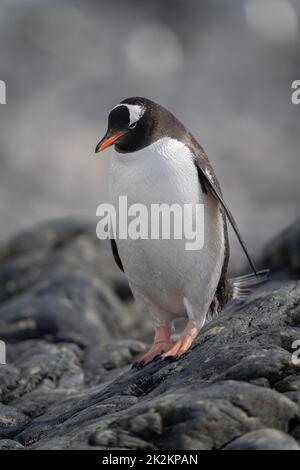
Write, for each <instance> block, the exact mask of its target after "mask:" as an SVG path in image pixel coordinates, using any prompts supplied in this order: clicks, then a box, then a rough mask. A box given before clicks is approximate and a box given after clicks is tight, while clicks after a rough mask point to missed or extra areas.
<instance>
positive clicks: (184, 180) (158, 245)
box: [110, 137, 224, 311]
mask: <svg viewBox="0 0 300 470" xmlns="http://www.w3.org/2000/svg"><path fill="white" fill-rule="evenodd" d="M110 194H111V200H112V202H113V203H114V204H115V206H116V207H117V205H118V197H119V196H121V195H126V196H127V198H128V204H129V205H131V204H135V203H141V204H144V205H146V206H147V207H149V206H150V204H162V203H167V204H174V203H178V204H199V203H205V234H204V236H205V246H204V248H203V249H202V250H201V251H200V252H199V251H197V252H192V251H191V252H188V251H186V249H185V240H130V239H129V240H118V241H117V245H118V250H119V254H120V257H121V259H122V262H123V265H124V268H125V272H126V275H127V277H128V279H129V282H130V284H131V287H132V288H133V290H135V291H138V292H139V293H141V294H142V295H145V296H146V297H148V298H151V299H152V300H153V301H155V302H156V303H160V304H161V305H164V308H166V309H168V310H169V311H170V310H174V311H175V310H180V309H181V310H182V308H183V297H184V293H186V291H187V288H186V286H187V285H189V288H190V287H191V285H192V284H193V285H194V290H195V291H197V295H198V293H199V295H201V289H199V285H201V283H202V284H203V288H204V289H206V286H207V282H208V280H209V278H210V276H211V275H214V276H215V277H216V283H217V282H218V279H217V277H219V275H220V271H221V268H222V261H223V255H224V246H223V245H224V243H223V242H224V240H223V227H222V220H221V217H220V211H219V207H218V204H217V203H216V202H215V201H214V200H213V199H212V198H210V197H208V196H207V195H204V194H203V192H202V190H201V187H200V184H199V180H198V174H197V169H196V166H195V164H194V161H193V156H192V154H191V152H190V150H189V149H188V148H187V147H186V146H185V145H184V144H183V143H182V142H179V141H177V140H175V139H171V138H168V137H165V138H162V139H160V140H158V141H157V142H155V143H153V144H152V145H150V146H148V147H147V148H145V149H142V150H140V151H138V152H134V153H126V154H121V153H117V152H115V151H114V153H113V155H112V159H111V165H110ZM218 237H219V239H218ZM216 266H217V270H216ZM210 271H211V272H210Z"/></svg>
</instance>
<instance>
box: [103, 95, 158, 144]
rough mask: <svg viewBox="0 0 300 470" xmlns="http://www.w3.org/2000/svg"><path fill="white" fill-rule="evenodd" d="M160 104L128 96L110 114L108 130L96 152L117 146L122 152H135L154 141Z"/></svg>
mask: <svg viewBox="0 0 300 470" xmlns="http://www.w3.org/2000/svg"><path fill="white" fill-rule="evenodd" d="M159 108H160V107H159V105H157V104H156V103H154V102H153V101H150V100H148V99H147V98H140V97H133V98H127V99H125V100H123V101H121V103H119V104H118V105H117V106H115V107H114V108H113V109H112V110H111V112H110V113H109V116H108V126H107V131H106V134H105V136H104V137H103V139H102V140H101V141H100V142H99V143H98V145H97V146H96V149H95V152H96V153H99V152H101V151H102V150H104V149H106V148H108V147H110V146H111V145H114V146H115V149H116V150H117V151H118V152H120V153H128V152H135V151H137V150H140V149H141V148H143V147H146V146H147V145H149V144H150V143H151V142H152V137H153V135H154V130H155V128H156V127H157V125H158V123H159Z"/></svg>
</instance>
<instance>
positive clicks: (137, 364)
mask: <svg viewBox="0 0 300 470" xmlns="http://www.w3.org/2000/svg"><path fill="white" fill-rule="evenodd" d="M144 365H145V363H144V361H136V362H134V363H133V364H132V366H131V369H142V368H143V367H144Z"/></svg>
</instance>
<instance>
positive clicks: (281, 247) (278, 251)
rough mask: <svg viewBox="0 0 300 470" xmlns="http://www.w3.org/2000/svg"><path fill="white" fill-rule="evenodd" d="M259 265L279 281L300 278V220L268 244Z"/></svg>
mask: <svg viewBox="0 0 300 470" xmlns="http://www.w3.org/2000/svg"><path fill="white" fill-rule="evenodd" d="M259 265H260V266H268V268H269V269H271V271H272V273H273V276H274V277H276V278H277V279H299V278H300V219H299V220H297V221H296V222H295V223H294V224H293V225H291V226H290V227H287V228H286V229H285V230H284V231H283V232H282V233H280V234H279V235H277V236H276V237H274V239H273V240H271V241H270V242H269V243H268V245H267V246H266V247H265V250H264V252H263V255H262V257H261V260H260V261H259Z"/></svg>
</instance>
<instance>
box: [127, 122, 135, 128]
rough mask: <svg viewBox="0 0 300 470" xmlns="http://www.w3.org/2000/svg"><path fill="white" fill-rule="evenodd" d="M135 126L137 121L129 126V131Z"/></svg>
mask: <svg viewBox="0 0 300 470" xmlns="http://www.w3.org/2000/svg"><path fill="white" fill-rule="evenodd" d="M136 125H137V121H136V122H133V123H132V124H129V126H128V127H129V129H134V128H135V127H136Z"/></svg>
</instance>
